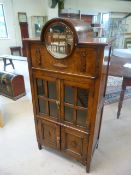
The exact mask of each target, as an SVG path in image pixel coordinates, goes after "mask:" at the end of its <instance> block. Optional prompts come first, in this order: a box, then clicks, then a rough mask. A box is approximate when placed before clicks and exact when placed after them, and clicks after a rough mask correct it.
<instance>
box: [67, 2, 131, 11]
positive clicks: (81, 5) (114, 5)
mask: <svg viewBox="0 0 131 175" xmlns="http://www.w3.org/2000/svg"><path fill="white" fill-rule="evenodd" d="M64 7H65V8H72V9H77V10H81V11H83V12H112V11H114V12H115V11H117V12H131V2H129V1H118V0H75V1H74V0H65V6H64Z"/></svg>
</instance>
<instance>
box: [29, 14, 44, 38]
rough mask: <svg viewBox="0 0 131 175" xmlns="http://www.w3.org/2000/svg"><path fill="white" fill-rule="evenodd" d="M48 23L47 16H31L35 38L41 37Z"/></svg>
mask: <svg viewBox="0 0 131 175" xmlns="http://www.w3.org/2000/svg"><path fill="white" fill-rule="evenodd" d="M46 21H47V16H31V24H32V35H33V37H40V34H41V30H42V27H43V26H44V24H45V22H46Z"/></svg>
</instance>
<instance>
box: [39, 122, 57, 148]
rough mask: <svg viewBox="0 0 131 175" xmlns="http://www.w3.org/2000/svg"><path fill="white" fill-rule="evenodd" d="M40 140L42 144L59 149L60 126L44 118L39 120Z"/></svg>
mask: <svg viewBox="0 0 131 175" xmlns="http://www.w3.org/2000/svg"><path fill="white" fill-rule="evenodd" d="M40 130H41V132H40V133H41V141H42V144H43V145H45V146H47V147H50V148H55V149H60V126H59V125H57V124H55V123H52V122H48V121H45V120H42V121H41V129H40Z"/></svg>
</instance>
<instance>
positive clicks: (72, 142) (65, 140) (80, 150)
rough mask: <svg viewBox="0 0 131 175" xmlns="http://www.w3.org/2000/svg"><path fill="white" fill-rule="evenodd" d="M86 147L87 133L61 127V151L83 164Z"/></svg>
mask: <svg viewBox="0 0 131 175" xmlns="http://www.w3.org/2000/svg"><path fill="white" fill-rule="evenodd" d="M87 149H88V134H86V133H82V132H79V131H77V130H74V129H70V128H66V127H62V128H61V151H62V152H64V153H65V154H67V155H69V156H71V157H72V158H74V159H76V160H78V161H80V162H82V163H83V164H85V162H86V157H87Z"/></svg>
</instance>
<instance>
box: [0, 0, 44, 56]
mask: <svg viewBox="0 0 131 175" xmlns="http://www.w3.org/2000/svg"><path fill="white" fill-rule="evenodd" d="M0 3H3V4H4V9H5V18H6V22H7V30H8V34H9V38H8V39H2V40H0V55H2V54H10V50H9V47H10V46H21V34H20V28H19V22H18V12H26V13H27V18H28V25H29V36H30V37H31V36H32V30H31V16H45V15H46V10H45V9H46V6H45V5H44V3H43V1H42V0H37V1H36V0H28V1H27V0H6V1H5V0H0Z"/></svg>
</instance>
